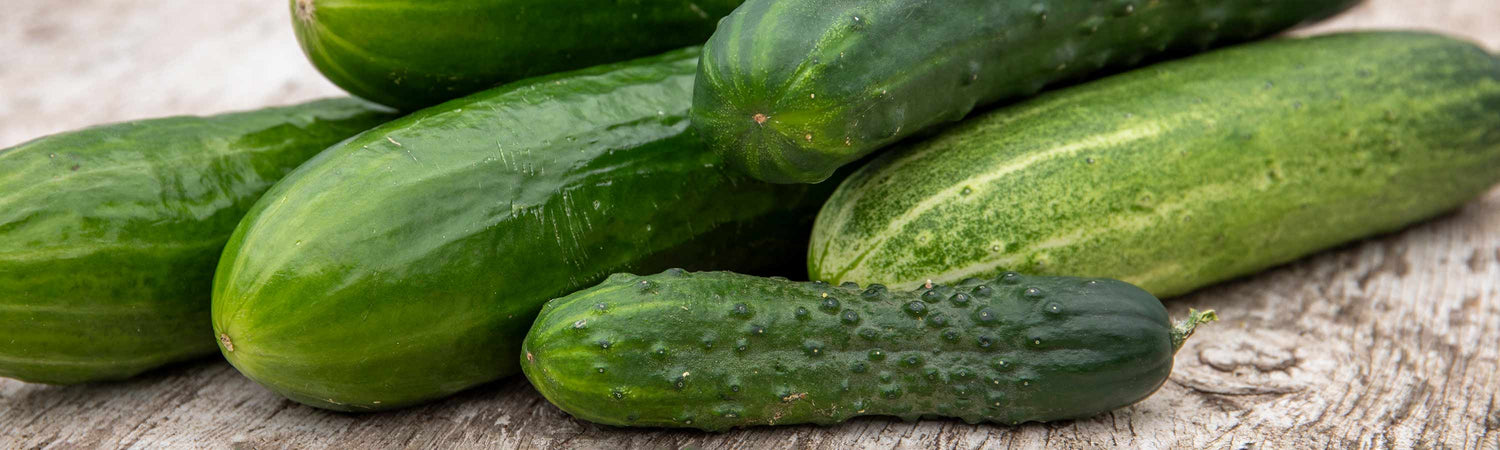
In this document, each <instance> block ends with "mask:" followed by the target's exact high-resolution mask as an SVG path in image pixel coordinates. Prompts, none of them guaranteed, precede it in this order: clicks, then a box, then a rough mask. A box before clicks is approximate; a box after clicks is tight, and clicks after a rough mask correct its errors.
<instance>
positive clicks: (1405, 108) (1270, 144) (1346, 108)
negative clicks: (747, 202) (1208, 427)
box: [808, 32, 1500, 297]
mask: <svg viewBox="0 0 1500 450" xmlns="http://www.w3.org/2000/svg"><path fill="white" fill-rule="evenodd" d="M1496 181H1500V60H1497V59H1496V58H1495V57H1493V56H1491V55H1489V54H1486V53H1485V52H1484V51H1482V50H1481V49H1479V48H1477V47H1475V46H1474V45H1471V44H1469V43H1465V42H1460V41H1457V40H1453V39H1449V38H1446V37H1442V36H1436V35H1431V34H1420V33H1406V32H1366V33H1351V34H1340V35H1332V36H1324V37H1317V38H1310V39H1302V40H1280V41H1271V42H1264V43H1258V44H1249V45H1245V46H1242V47H1236V48H1231V49H1227V50H1223V51H1219V52H1215V53H1211V54H1205V55H1201V56H1197V57H1194V58H1191V59H1187V60H1182V61H1178V62H1171V63H1166V64H1162V65H1158V66H1153V67H1150V68H1145V69H1141V70H1137V71H1134V72H1130V73H1127V74H1123V75H1119V76H1115V77H1112V78H1108V79H1105V80H1102V81H1097V82H1093V83H1089V84H1085V85H1080V86H1077V87H1073V88H1069V89H1065V90H1061V91H1057V92H1053V93H1050V94H1047V95H1044V96H1042V97H1039V98H1037V99H1034V100H1032V101H1029V102H1026V103H1023V104H1019V105H1015V106H1013V107H1009V108H1006V109H1003V110H999V111H996V112H994V113H991V114H988V115H985V116H982V117H979V118H975V119H972V120H969V121H967V122H964V123H963V124H962V125H960V126H958V127H956V128H953V129H950V130H948V131H946V132H944V133H942V134H941V135H938V136H936V137H934V138H932V139H929V140H926V141H923V142H919V143H915V144H910V145H906V146H904V148H899V149H896V150H895V151H893V152H891V153H890V154H887V155H884V156H882V157H881V158H879V159H877V160H876V161H874V162H872V163H871V164H870V165H868V166H866V167H864V168H862V169H861V170H860V171H858V172H857V173H856V174H854V175H853V176H852V177H851V178H849V179H848V180H847V181H846V182H845V183H844V184H843V185H842V186H840V188H839V189H838V191H837V192H836V193H835V194H834V196H833V198H831V199H830V200H829V202H828V203H827V204H826V205H825V206H824V208H823V210H822V211H821V212H820V213H819V217H818V220H817V225H816V227H815V229H814V232H813V237H812V246H811V248H810V250H809V258H808V267H809V270H810V272H811V276H813V277H814V278H815V279H819V280H824V281H828V282H834V283H838V282H846V281H854V282H858V283H862V284H863V283H883V284H887V285H892V286H901V287H910V286H914V285H916V284H918V283H921V282H924V281H926V280H927V279H929V278H930V279H932V280H934V281H937V282H948V281H956V280H961V279H964V278H968V277H984V276H989V275H993V274H996V273H1000V272H1003V271H1006V270H1016V271H1021V272H1028V273H1037V274H1050V275H1071V276H1087V277H1102V278H1116V279H1121V280H1125V281H1127V282H1130V283H1133V284H1136V285H1138V286H1141V287H1142V288H1145V289H1146V290H1147V291H1150V292H1151V293H1152V294H1155V295H1157V296H1158V297H1165V296H1171V295H1176V294H1182V293H1185V292H1188V291H1191V290H1193V289H1196V288H1198V287H1201V286H1204V285H1207V284H1211V283H1214V282H1217V281H1221V280H1225V279H1229V278H1233V277H1236V276H1241V275H1246V274H1250V273H1253V272H1256V271H1259V270H1262V269H1265V268H1267V267H1270V266H1274V265H1277V264H1281V263H1285V262H1288V261H1291V260H1294V259H1296V258H1299V257H1302V256H1304V255H1307V254H1309V253H1312V252H1315V251H1318V250H1320V249H1325V248H1328V247H1330V246H1334V245H1337V244H1339V243H1343V242H1348V241H1350V240H1353V239H1358V238H1361V237H1366V236H1370V235H1374V234H1377V233H1383V232H1389V231H1393V230H1397V229H1400V228H1402V227H1404V226H1406V225H1408V224H1411V223H1413V222H1416V221H1420V220H1423V219H1426V218H1430V217H1432V216H1434V215H1437V214H1439V213H1442V212H1444V211H1448V210H1451V209H1454V208H1455V207H1457V206H1459V205H1461V204H1462V203H1464V202H1465V201H1467V200H1469V199H1471V198H1473V197H1475V196H1476V195H1478V194H1481V193H1483V192H1484V191H1485V190H1486V189H1487V188H1489V187H1490V186H1492V185H1493V184H1495V183H1496Z"/></svg>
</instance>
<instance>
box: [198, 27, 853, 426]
mask: <svg viewBox="0 0 1500 450" xmlns="http://www.w3.org/2000/svg"><path fill="white" fill-rule="evenodd" d="M697 57H698V50H697V49H689V50H682V51H677V52H672V53H669V54H666V55H662V56H658V57H653V58H647V59H644V60H640V61H634V62H628V63H621V64H616V65H610V66H603V67H597V68H592V69H586V70H583V71H579V72H574V73H565V74H560V75H555V76H548V77H544V78H538V79H533V80H527V81H523V82H519V83H514V84H511V85H507V86H503V87H500V88H496V89H492V90H489V91H485V92H482V93H479V94H475V95H472V96H469V97H465V98H462V99H459V100H455V101H452V102H448V103H445V104H443V105H440V106H437V107H433V108H429V109H426V110H423V111H419V112H416V113H413V114H412V115H410V116H408V117H405V118H402V119H400V120H396V121H393V122H391V123H389V124H386V125H384V126H381V127H378V128H375V129H373V130H370V131H368V132H366V133H364V134H361V135H359V136H356V137H355V138H353V139H351V140H349V141H348V142H345V143H343V144H341V145H338V146H334V147H332V148H330V149H329V150H328V151H326V152H324V153H323V154H321V155H319V156H318V157H317V158H315V159H314V160H312V161H311V162H309V163H307V164H306V165H304V166H303V167H301V168H300V169H298V171H297V172H296V173H294V174H292V175H291V176H289V177H287V179H285V180H283V181H282V182H281V183H278V184H277V185H276V187H275V188H274V189H273V190H272V191H271V192H270V193H268V194H267V195H266V197H265V199H264V200H263V201H261V202H260V203H258V204H257V205H256V206H255V207H254V209H252V210H251V211H250V213H249V214H248V215H247V216H246V218H245V221H244V222H243V224H241V226H240V228H239V229H238V230H236V232H235V235H234V236H233V238H232V239H231V240H230V242H229V244H228V246H227V247H226V249H225V251H224V257H223V259H222V262H221V265H220V266H219V272H218V276H217V277H216V278H215V280H214V301H213V325H214V331H215V333H217V336H218V337H219V342H220V347H221V349H222V352H223V354H224V356H225V357H226V358H227V359H228V360H229V362H230V363H232V364H234V366H235V367H236V368H238V369H239V370H240V372H242V373H244V374H245V375H247V376H249V377H250V378H252V379H254V380H256V381H258V382H260V383H261V384H263V385H265V386H267V387H269V388H271V389H272V390H275V391H277V392H280V393H281V394H283V395H285V396H287V397H288V398H291V399H293V400H296V401H299V402H302V403H306V404H309V405H312V406H317V407H322V408H328V409H336V410H345V411H368V410H379V409H390V408H396V407H401V406H405V405H411V404H415V403H420V402H424V401H428V400H433V399H437V398H441V397H443V396H446V395H448V394H451V393H453V392H456V391H458V390H461V389H464V388H467V387H469V386H473V385H476V384H479V383H483V382H486V381H490V380H494V379H497V378H500V377H502V376H506V375H509V374H513V373H516V372H518V367H517V363H516V355H517V352H518V351H519V350H520V348H521V339H522V338H523V337H524V336H525V334H526V330H527V328H528V327H530V324H531V320H532V319H533V318H534V317H535V316H536V312H537V310H539V309H541V307H542V304H543V303H545V302H546V301H547V300H548V299H551V298H555V297H557V296H560V295H563V294H566V293H568V292H572V291H573V290H576V289H580V288H583V287H587V286H589V285H591V284H594V283H597V282H598V281H599V280H601V279H603V278H604V277H606V276H607V275H609V274H610V273H613V272H616V271H621V270H661V269H663V268H666V267H672V266H678V265H690V266H692V267H699V268H724V269H734V270H744V271H753V272H757V273H791V272H801V273H805V272H804V270H805V269H804V268H803V266H802V264H800V263H801V261H802V260H801V258H802V255H805V254H806V251H807V246H806V244H807V236H808V233H809V230H811V228H812V220H813V218H814V217H815V216H816V214H817V210H818V208H819V207H820V206H821V205H822V202H823V201H824V200H826V199H827V197H828V195H829V194H831V192H832V190H833V188H834V186H832V185H830V186H816V187H814V186H805V185H804V186H786V185H772V184H766V183H760V182H756V181H754V180H752V179H749V178H748V177H744V176H741V175H739V174H738V173H736V172H734V171H732V170H728V169H726V168H725V167H724V165H723V164H721V163H720V161H719V160H718V158H717V157H716V156H715V155H714V154H713V152H710V151H708V150H707V149H706V148H705V147H704V146H703V144H702V142H701V140H700V139H699V137H698V136H697V135H696V134H694V133H692V132H691V131H689V129H688V121H687V110H688V107H689V105H690V104H691V102H692V85H693V76H694V70H695V67H696V66H697ZM789 263H790V264H789Z"/></svg>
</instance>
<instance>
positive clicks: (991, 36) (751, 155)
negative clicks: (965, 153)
mask: <svg viewBox="0 0 1500 450" xmlns="http://www.w3.org/2000/svg"><path fill="white" fill-rule="evenodd" d="M1355 3H1358V0H1215V1H1203V0H925V1H912V0H819V1H797V0H749V1H746V2H745V4H744V5H741V6H740V7H739V8H738V9H736V10H735V11H734V12H733V13H732V14H730V15H729V17H727V18H725V19H724V21H723V22H721V24H720V25H719V29H718V31H716V32H714V34H713V37H712V38H710V39H709V41H708V44H707V46H705V47H704V50H703V64H702V67H701V68H700V71H699V75H698V79H699V83H698V86H697V92H696V93H695V95H694V99H693V102H694V104H693V122H694V124H695V126H697V127H698V128H699V129H700V130H702V131H703V134H704V137H705V138H707V139H708V140H709V142H710V144H711V146H712V147H713V148H714V149H715V150H716V151H718V152H720V153H721V154H723V155H724V156H725V158H726V160H727V161H729V162H730V163H731V164H733V165H735V166H737V167H739V168H740V169H742V170H744V171H746V173H749V174H750V175H751V176H754V177H756V178H759V179H762V180H767V181H772V182H779V183H793V182H815V181H819V180H822V179H824V178H827V177H828V176H829V174H831V173H833V170H834V169H835V168H837V167H839V166H842V165H844V164H847V163H849V162H852V161H854V160H856V159H858V158H860V157H861V156H863V155H866V154H869V153H871V152H873V151H875V150H876V149H879V148H881V147H884V146H886V145H888V144H891V143H894V142H896V141H898V140H901V139H903V138H906V137H908V136H913V135H915V134H917V133H921V132H923V131H925V130H929V129H932V128H934V127H936V126H940V125H944V124H946V123H949V122H953V121H956V120H959V119H961V118H963V117H964V116H965V115H967V114H968V113H969V111H970V110H972V109H974V108H975V107H977V106H983V105H987V104H990V103H994V102H998V101H1003V100H1009V99H1015V98H1018V97H1023V96H1029V95H1032V94H1035V93H1037V92H1038V91H1040V90H1041V89H1042V88H1044V87H1046V86H1048V85H1051V84H1054V83H1058V82H1061V81H1067V80H1071V79H1077V78H1080V77H1085V76H1088V75H1090V74H1095V73H1099V72H1101V71H1108V70H1111V69H1114V68H1120V67H1126V66H1133V65H1137V64H1139V63H1140V62H1142V61H1144V60H1147V59H1150V58H1154V57H1158V56H1160V55H1166V54H1180V53H1187V52H1193V51H1199V50H1202V49H1204V48H1207V47H1210V46H1214V45H1221V44H1225V43H1233V42H1239V41H1245V40H1249V39H1253V38H1257V37H1261V36H1267V35H1271V34H1275V33H1276V32H1279V31H1281V30H1284V29H1286V28H1288V27H1291V26H1294V25H1297V24H1299V23H1302V22H1306V21H1310V20H1316V19H1320V18H1323V17H1326V16H1329V15H1332V14H1334V13H1337V12H1339V11H1342V10H1344V9H1346V8H1348V7H1349V6H1351V5H1353V4H1355Z"/></svg>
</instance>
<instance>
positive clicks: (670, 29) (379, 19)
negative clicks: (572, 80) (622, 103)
mask: <svg viewBox="0 0 1500 450" xmlns="http://www.w3.org/2000/svg"><path fill="white" fill-rule="evenodd" d="M290 4H291V8H292V23H293V26H294V28H295V29H296V30H297V40H298V41H299V42H300V43H301V44H302V50H303V52H304V53H306V54H307V57H308V59H310V60H312V63H313V65H314V66H317V68H318V70H319V71H322V72H323V75H325V76H327V77H328V79H329V80H332V81H333V83H334V84H337V85H338V86H339V87H341V88H344V89H345V90H347V91H349V92H350V93H353V94H354V95H357V96H360V97H362V98H366V99H369V100H371V101H376V102H380V103H383V104H387V105H391V106H395V107H400V108H405V109H416V108H420V107H423V106H429V105H435V104H438V103H440V102H442V101H444V100H448V99H453V98H458V97H462V96H465V95H468V94H471V93H474V92H478V91H481V90H484V89H488V88H490V87H494V86H498V85H500V84H504V83H508V82H512V81H516V80H520V79H522V78H527V77H533V76H540V75H547V74H551V73H555V72H562V71H565V70H573V69H581V68H585V67H589V66H593V65H597V64H604V63H610V62H616V61H624V60H627V59H632V58H637V57H642V56H648V55H654V54H657V53H661V52H665V51H668V50H672V49H677V48H682V47H686V46H689V45H700V44H702V43H703V40H705V39H708V36H709V34H711V33H713V29H714V24H715V23H717V22H718V20H719V18H720V17H723V16H724V15H726V14H729V12H730V11H731V10H733V9H734V7H735V6H737V5H739V4H740V0H692V1H688V0H629V1H613V0H609V1H605V0H567V1H558V0H290Z"/></svg>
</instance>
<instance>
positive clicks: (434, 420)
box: [0, 0, 1500, 449]
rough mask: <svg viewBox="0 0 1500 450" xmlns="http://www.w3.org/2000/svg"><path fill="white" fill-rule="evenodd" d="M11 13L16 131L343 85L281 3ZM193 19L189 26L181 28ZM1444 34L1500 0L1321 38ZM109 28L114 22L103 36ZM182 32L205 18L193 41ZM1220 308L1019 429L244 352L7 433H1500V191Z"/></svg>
mask: <svg viewBox="0 0 1500 450" xmlns="http://www.w3.org/2000/svg"><path fill="white" fill-rule="evenodd" d="M7 10H8V12H9V14H7V15H0V55H6V57H7V58H6V59H7V60H9V61H11V62H12V63H14V62H15V61H21V62H23V63H24V64H6V65H0V147H3V146H9V145H12V144H14V143H17V142H20V141H22V140H25V139H29V138H32V137H36V136H38V135H41V134H45V133H50V132H55V131H59V130H64V129H69V128H76V127H79V126H84V125H88V124H92V123H100V122H108V121H118V120H126V119H131V118H138V117H151V116H159V115H164V114H176V113H198V114H201V113H212V112H218V111H222V110H226V109H240V108H249V107H255V106H259V105H266V104H284V103H292V102H295V101H300V100H303V99H306V98H312V97H318V96H327V95H336V92H337V91H336V90H335V89H334V88H333V87H332V86H331V85H328V84H327V82H326V81H323V80H322V79H321V78H319V77H318V75H317V74H316V72H314V71H313V70H312V69H311V68H310V67H309V66H307V64H306V62H305V61H303V60H302V59H301V56H300V55H299V54H298V51H297V50H296V47H295V42H294V41H293V40H292V39H291V31H290V29H289V25H288V24H287V23H286V17H285V15H286V14H287V13H286V11H285V9H284V8H283V6H282V2H280V1H256V0H235V1H229V0H216V1H213V2H194V1H188V0H112V1H111V0H90V1H85V0H67V1H48V0H22V1H20V2H19V5H18V8H12V7H11V5H7ZM178 22H183V23H189V24H188V25H185V26H184V27H183V28H174V31H173V34H172V35H165V34H163V33H167V31H164V30H165V29H168V28H173V27H171V26H164V25H167V24H176V23H178ZM1371 27H1386V28H1389V27H1400V28H1425V29H1433V30H1441V31H1444V32H1447V33H1450V34H1457V35H1463V36H1468V37H1469V38H1471V39H1474V40H1476V41H1479V42H1482V43H1484V44H1485V45H1486V46H1488V47H1489V48H1490V49H1492V50H1494V49H1500V4H1497V3H1495V0H1447V1H1442V0H1428V1H1410V0H1373V1H1369V2H1368V3H1367V4H1365V5H1364V6H1361V7H1360V8H1359V9H1357V10H1355V11H1352V12H1351V13H1349V14H1346V15H1344V16H1342V17H1340V18H1338V19H1336V20H1334V21H1332V22H1330V23H1327V24H1322V25H1319V26H1317V27H1314V28H1312V29H1309V30H1304V31H1302V32H1301V33H1303V34H1307V33H1319V32H1327V31H1332V30H1340V29H1350V28H1371ZM91 33H92V34H91ZM181 33H190V34H191V36H184V35H182V34H181ZM1168 306H1169V309H1170V310H1171V311H1172V313H1173V314H1174V315H1175V316H1179V317H1180V316H1182V315H1183V314H1185V312H1186V311H1187V309H1188V308H1189V307H1195V308H1215V309H1217V310H1219V311H1220V313H1221V315H1222V317H1223V318H1224V321H1223V322H1221V323H1218V324H1213V325H1210V326H1208V327H1207V328H1204V329H1202V331H1201V332H1200V333H1199V334H1198V335H1197V336H1196V337H1195V338H1194V339H1193V340H1192V341H1190V342H1189V343H1188V345H1187V346H1186V347H1185V348H1184V349H1183V350H1182V351H1181V352H1180V353H1179V354H1178V358H1177V367H1176V370H1175V372H1174V373H1173V376H1172V378H1171V381H1169V382H1168V383H1167V385H1166V386H1165V387H1163V388H1162V390H1161V391H1160V392H1158V393H1157V394H1156V395H1154V396H1152V397H1151V398H1149V399H1147V400H1145V401H1143V402H1141V403H1140V404H1137V405H1135V406H1132V407H1128V408H1125V409H1122V410H1119V411H1115V412H1112V413H1108V414H1105V415H1102V416H1099V417H1095V418H1092V419H1089V420H1080V421H1074V422H1065V423H1055V424H1046V425H1027V426H1021V427H1014V428H1012V427H999V426H990V425H967V424H964V423H962V422H956V421H942V420H928V421H921V422H902V421H899V420H895V419H884V418H867V419H860V420H855V421H852V422H850V423H846V424H843V425H840V426H835V427H826V428H825V427H812V426H801V427H780V428H760V429H752V430H741V431H735V432H731V433H725V434H704V433H697V432H681V431H669V430H626V429H615V428H608V427H600V426H596V425H592V424H588V423H585V422H581V421H578V420H574V419H572V418H570V417H568V416H566V415H565V414H563V413H562V412H560V411H558V410H557V409H556V408H553V407H551V406H550V405H548V404H547V403H546V401H545V400H543V399H542V398H541V397H540V396H538V395H537V394H536V393H535V391H533V390H532V389H531V387H530V386H528V385H527V384H526V381H525V380H524V379H523V378H521V377H512V378H509V379H506V380H503V381H500V382H497V383H492V384H490V385H487V386H484V387H481V388H478V389H475V390H472V391H469V392H466V393H463V394H460V395H458V396H456V397H454V398H452V399H448V400H445V401H442V402H438V403H435V404H431V405H428V406H423V407H418V408H413V409H409V410H403V411H396V412H391V413H382V414H372V415H348V414H337V413H330V412H325V411H320V410H316V409H312V408H308V407H304V406H300V405H297V404H295V403H292V402H290V401H287V400H284V399H282V398H280V397H278V396H276V395H275V394H273V393H271V392H270V391H267V390H265V389H263V388H261V387H260V386H258V385H256V384H255V383H253V382H251V381H249V380H247V379H246V378H244V377H242V376H240V375H239V374H238V373H236V372H235V371H234V369H233V368H231V367H229V366H228V365H227V364H225V363H224V362H222V361H221V360H210V361H201V362H196V363H190V364H184V365H179V366H174V367H168V368H164V369H161V370H157V371H155V372H152V373H150V374H148V375H146V376H143V377H140V378H137V379H134V380H131V381H127V382H120V383H110V384H98V385H88V386H73V387H53V386H41V385H31V384H23V383H19V382H15V381H11V380H0V448H31V447H49V448H94V447H125V448H158V447H232V448H282V447H311V448H326V447H340V448H344V447H375V448H389V447H426V446H459V447H480V446H483V447H507V448H509V447H517V448H663V447H701V448H713V449H718V448H760V447H800V448H828V449H837V448H851V447H869V448H890V447H898V448H981V447H991V448H1001V447H1003V448H1042V447H1064V448H1148V449H1158V448H1161V449H1165V448H1220V449H1257V448H1259V449H1271V448H1276V449H1280V448H1340V449H1342V448H1453V449H1500V375H1497V372H1500V189H1497V190H1495V191H1492V192H1491V193H1490V194H1489V195H1487V196H1486V197H1484V198H1482V199H1479V200H1476V201H1475V202H1473V203H1471V204H1469V205H1468V206H1466V207H1465V208H1464V209H1462V210H1461V211H1458V212H1456V213H1454V214H1451V215H1448V216H1445V217H1442V218H1439V219H1436V220H1433V221H1430V222H1428V223H1425V224H1421V225H1418V226H1415V227H1412V228H1410V229H1408V230H1406V231H1403V232H1400V233H1396V234H1393V235H1389V236H1383V237H1379V238H1375V239H1370V240H1367V241H1364V242H1359V243H1354V244H1350V245H1348V246H1345V247H1343V248H1340V249H1335V250H1332V251H1328V252H1324V253H1322V254H1319V255H1316V256H1314V257H1311V258H1307V259H1305V260H1302V261H1299V262H1297V263H1293V264H1290V265H1287V266H1284V267H1281V268H1277V269H1274V270H1271V271H1268V272H1266V273H1263V274H1260V275H1256V276H1253V277H1249V278H1246V279H1243V280H1238V281H1234V282H1230V283H1225V284H1222V285H1219V286H1215V287H1211V288H1208V289H1205V290H1202V291H1200V292H1197V293H1195V294H1192V295H1189V296H1187V297H1183V298H1179V299H1174V300H1172V301H1169V302H1168Z"/></svg>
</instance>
